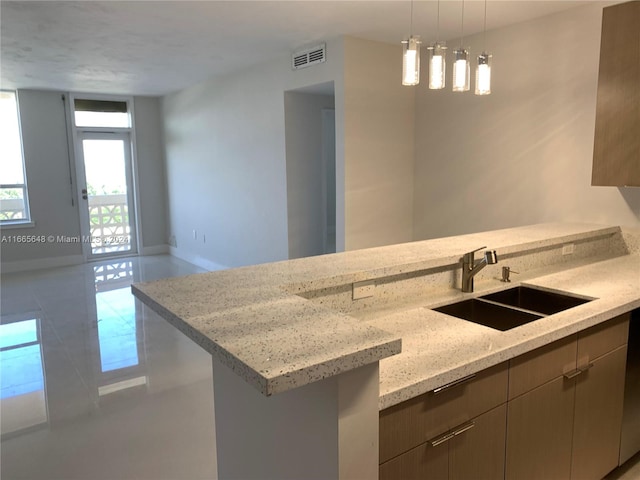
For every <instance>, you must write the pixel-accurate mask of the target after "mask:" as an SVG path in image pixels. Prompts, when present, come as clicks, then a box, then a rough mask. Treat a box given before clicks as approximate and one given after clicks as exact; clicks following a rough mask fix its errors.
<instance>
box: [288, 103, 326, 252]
mask: <svg viewBox="0 0 640 480" xmlns="http://www.w3.org/2000/svg"><path fill="white" fill-rule="evenodd" d="M284 106H285V137H286V157H287V172H286V174H287V217H288V238H289V258H300V257H307V256H310V255H320V254H322V253H325V249H324V238H325V232H324V228H323V225H325V223H326V220H325V218H326V215H325V197H324V195H323V189H322V185H323V179H324V178H325V177H326V169H325V167H324V165H323V162H322V109H323V108H330V109H333V108H334V97H333V96H329V95H312V94H307V93H299V92H286V93H285V96H284Z"/></svg>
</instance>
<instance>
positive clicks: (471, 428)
mask: <svg viewBox="0 0 640 480" xmlns="http://www.w3.org/2000/svg"><path fill="white" fill-rule="evenodd" d="M506 414H507V407H506V404H502V405H500V406H499V407H496V408H494V409H492V410H489V411H488V412H486V413H483V414H482V415H480V416H478V417H476V418H474V419H473V420H471V421H469V422H465V423H464V424H462V425H460V426H459V427H457V428H455V429H452V430H451V431H449V432H446V433H445V434H443V435H441V436H439V437H437V438H434V439H433V440H430V441H428V442H425V443H423V444H422V445H419V446H418V447H415V448H413V449H411V450H409V451H408V452H406V453H403V454H402V455H399V456H397V457H395V458H393V459H391V460H389V461H387V462H385V463H383V464H382V465H380V475H379V478H380V480H383V479H385V480H392V479H393V480H399V479H407V480H413V479H415V480H418V479H420V480H423V479H425V478H433V479H487V480H489V479H494V478H502V477H503V475H504V472H503V468H504V467H503V465H504V452H505V427H506V421H507V415H506Z"/></svg>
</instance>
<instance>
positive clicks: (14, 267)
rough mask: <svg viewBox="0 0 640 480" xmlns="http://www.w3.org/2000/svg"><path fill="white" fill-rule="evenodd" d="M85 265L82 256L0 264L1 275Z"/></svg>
mask: <svg viewBox="0 0 640 480" xmlns="http://www.w3.org/2000/svg"><path fill="white" fill-rule="evenodd" d="M81 263H85V260H84V256H83V255H66V256H63V257H47V258H36V259H34V260H18V261H15V262H2V264H0V271H1V272H2V273H14V272H25V271H28V270H41V269H44V268H56V267H67V266H69V265H80V264H81Z"/></svg>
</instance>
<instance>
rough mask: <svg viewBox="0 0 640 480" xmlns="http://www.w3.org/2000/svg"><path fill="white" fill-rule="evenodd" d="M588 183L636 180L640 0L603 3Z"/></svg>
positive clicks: (639, 167) (639, 163)
mask: <svg viewBox="0 0 640 480" xmlns="http://www.w3.org/2000/svg"><path fill="white" fill-rule="evenodd" d="M591 185H594V186H606V185H610V186H636V187H638V186H640V1H633V2H627V3H621V4H618V5H613V6H610V7H606V8H604V9H603V13H602V38H601V41H600V69H599V74H598V98H597V105H596V128H595V138H594V146H593V170H592V176H591Z"/></svg>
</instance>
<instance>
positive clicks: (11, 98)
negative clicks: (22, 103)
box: [0, 90, 30, 224]
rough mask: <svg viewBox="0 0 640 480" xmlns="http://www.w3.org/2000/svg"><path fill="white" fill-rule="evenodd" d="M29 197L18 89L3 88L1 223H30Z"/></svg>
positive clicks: (0, 118)
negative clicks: (16, 91) (17, 96)
mask: <svg viewBox="0 0 640 480" xmlns="http://www.w3.org/2000/svg"><path fill="white" fill-rule="evenodd" d="M29 221H30V218H29V199H28V196H27V181H26V177H25V170H24V158H23V155H22V137H21V135H20V122H19V120H18V101H17V98H16V93H15V92H10V91H6V90H2V91H0V223H1V224H11V223H27V222H29Z"/></svg>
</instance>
